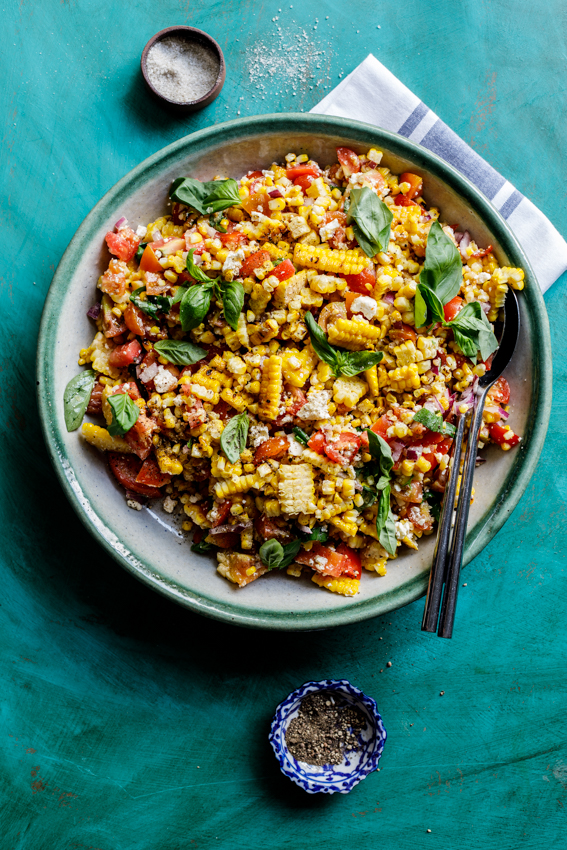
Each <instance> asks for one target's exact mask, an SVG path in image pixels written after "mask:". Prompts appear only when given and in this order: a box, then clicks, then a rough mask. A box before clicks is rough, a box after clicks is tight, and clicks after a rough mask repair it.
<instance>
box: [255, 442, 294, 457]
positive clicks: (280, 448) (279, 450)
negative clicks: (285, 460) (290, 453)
mask: <svg viewBox="0 0 567 850" xmlns="http://www.w3.org/2000/svg"><path fill="white" fill-rule="evenodd" d="M288 448H289V440H288V439H287V437H270V438H269V439H268V440H265V441H264V442H263V443H261V444H260V445H259V446H258V448H257V449H256V451H255V453H254V463H262V461H264V460H267V459H268V458H271V457H273V458H277V457H282V455H284V454H285V453H286V452H287V450H288Z"/></svg>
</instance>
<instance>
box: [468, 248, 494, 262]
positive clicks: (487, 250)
mask: <svg viewBox="0 0 567 850" xmlns="http://www.w3.org/2000/svg"><path fill="white" fill-rule="evenodd" d="M491 252H492V245H489V246H488V247H487V248H480V249H479V250H478V251H475V252H474V253H473V254H471V257H474V258H475V259H480V258H482V257H486V256H487V254H490V253H491Z"/></svg>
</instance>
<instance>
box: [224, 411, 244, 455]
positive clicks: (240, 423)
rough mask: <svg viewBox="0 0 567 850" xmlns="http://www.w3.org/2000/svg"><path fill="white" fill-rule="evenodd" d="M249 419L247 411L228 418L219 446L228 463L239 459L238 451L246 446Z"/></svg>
mask: <svg viewBox="0 0 567 850" xmlns="http://www.w3.org/2000/svg"><path fill="white" fill-rule="evenodd" d="M248 425H249V419H248V414H247V413H239V414H238V416H233V417H232V419H230V420H229V421H228V423H227V425H226V427H225V429H224V431H223V432H222V434H221V438H220V447H221V449H222V450H223V452H224V453H225V455H226V456H227V458H228V460H229V461H230V463H237V461H238V460H240V453H241V452H243V451H244V449H245V448H246V438H247V436H248Z"/></svg>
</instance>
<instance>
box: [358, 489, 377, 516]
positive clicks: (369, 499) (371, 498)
mask: <svg viewBox="0 0 567 850" xmlns="http://www.w3.org/2000/svg"><path fill="white" fill-rule="evenodd" d="M362 498H363V499H364V501H363V503H362V505H361V506H360V507H359V508H358V510H359V511H365V510H366V508H371V507H372V505H373V504H374V502H375V501H376V491H375V490H373V489H372V487H368V485H367V484H363V485H362Z"/></svg>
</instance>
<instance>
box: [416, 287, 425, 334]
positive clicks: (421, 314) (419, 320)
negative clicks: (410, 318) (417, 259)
mask: <svg viewBox="0 0 567 850" xmlns="http://www.w3.org/2000/svg"><path fill="white" fill-rule="evenodd" d="M413 310H414V317H415V326H416V328H422V327H423V326H424V325H425V324H427V304H426V302H425V299H424V297H423V295H422V294H421V291H420V288H419V285H418V287H417V291H416V293H415V301H414V305H413Z"/></svg>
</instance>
